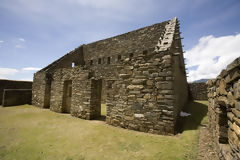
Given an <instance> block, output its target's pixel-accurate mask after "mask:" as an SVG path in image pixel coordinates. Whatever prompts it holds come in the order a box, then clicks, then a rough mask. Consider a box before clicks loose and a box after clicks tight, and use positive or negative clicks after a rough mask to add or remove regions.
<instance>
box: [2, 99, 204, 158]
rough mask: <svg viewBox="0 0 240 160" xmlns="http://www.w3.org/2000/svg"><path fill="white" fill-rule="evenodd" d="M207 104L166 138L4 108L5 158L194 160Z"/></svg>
mask: <svg viewBox="0 0 240 160" xmlns="http://www.w3.org/2000/svg"><path fill="white" fill-rule="evenodd" d="M205 104H206V102H193V103H190V106H189V107H188V111H189V112H191V113H192V115H193V116H191V117H188V118H187V120H186V125H185V126H184V131H183V133H181V134H178V135H176V136H161V135H153V134H147V133H141V132H136V131H130V130H126V129H121V128H118V127H113V126H110V125H107V124H105V123H104V122H101V121H87V120H82V119H78V118H75V117H72V116H70V115H68V114H59V113H55V112H51V111H49V110H46V109H39V108H36V107H32V106H30V105H23V106H16V107H7V108H2V107H0V159H1V160H14V159H16V160H22V159H24V160H45V159H46V160H102V159H103V160H108V159H109V160H111V159H113V160H131V159H136V160H184V159H189V160H194V159H196V153H197V149H198V148H197V143H198V134H199V126H200V125H201V124H205V123H206V122H207V119H206V112H205V111H204V110H206V108H207V106H206V105H205Z"/></svg>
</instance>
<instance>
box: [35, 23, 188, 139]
mask: <svg viewBox="0 0 240 160" xmlns="http://www.w3.org/2000/svg"><path fill="white" fill-rule="evenodd" d="M187 85H188V84H187V81H186V72H185V65H184V58H183V51H182V45H181V37H180V31H179V21H178V19H177V18H173V19H171V20H169V21H165V22H162V23H158V24H154V25H152V26H148V27H145V28H141V29H138V30H135V31H132V32H128V33H125V34H122V35H118V36H115V37H112V38H108V39H104V40H100V41H97V42H93V43H90V44H87V45H81V46H80V47H78V48H76V49H75V50H73V51H71V52H69V53H68V54H66V55H65V56H63V57H61V58H60V59H58V60H56V61H55V62H53V63H52V64H50V65H48V66H46V67H45V68H43V69H41V70H40V71H38V72H37V73H35V74H34V81H33V94H32V104H33V105H35V106H37V107H41V108H50V110H52V111H55V112H60V113H70V114H71V115H72V116H76V117H79V118H82V119H87V120H91V119H96V118H98V117H99V116H100V111H101V99H102V97H106V100H105V103H106V123H107V124H110V125H114V126H120V127H123V128H128V129H132V130H137V131H142V132H149V133H154V134H168V135H171V134H175V131H176V129H175V128H176V123H177V119H178V117H179V113H180V111H181V109H182V108H183V107H184V106H185V104H186V103H187V101H188V89H187Z"/></svg>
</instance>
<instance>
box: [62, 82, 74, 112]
mask: <svg viewBox="0 0 240 160" xmlns="http://www.w3.org/2000/svg"><path fill="white" fill-rule="evenodd" d="M71 101H72V81H71V80H69V81H64V86H63V103H62V112H63V113H70V112H71Z"/></svg>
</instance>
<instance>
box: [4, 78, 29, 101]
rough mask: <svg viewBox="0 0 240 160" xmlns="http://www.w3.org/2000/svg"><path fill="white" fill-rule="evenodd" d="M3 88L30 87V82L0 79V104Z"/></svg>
mask: <svg viewBox="0 0 240 160" xmlns="http://www.w3.org/2000/svg"><path fill="white" fill-rule="evenodd" d="M4 89H32V82H29V81H14V80H5V79H0V105H1V104H2V100H3V99H2V98H3V92H4Z"/></svg>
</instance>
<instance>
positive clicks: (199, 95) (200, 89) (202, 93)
mask: <svg viewBox="0 0 240 160" xmlns="http://www.w3.org/2000/svg"><path fill="white" fill-rule="evenodd" d="M188 87H189V98H190V99H191V100H204V101H206V100H208V97H207V84H206V83H189V84H188Z"/></svg>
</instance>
